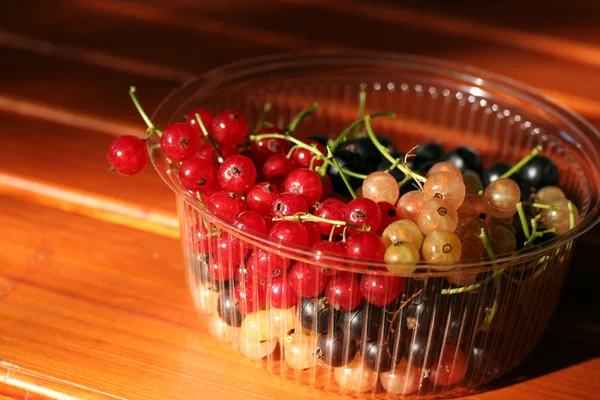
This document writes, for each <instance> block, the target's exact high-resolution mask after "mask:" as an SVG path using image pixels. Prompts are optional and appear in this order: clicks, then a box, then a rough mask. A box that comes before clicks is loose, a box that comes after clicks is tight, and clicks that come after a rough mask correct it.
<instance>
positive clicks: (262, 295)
mask: <svg viewBox="0 0 600 400" xmlns="http://www.w3.org/2000/svg"><path fill="white" fill-rule="evenodd" d="M233 298H234V299H235V308H237V309H238V311H239V312H241V313H242V314H250V313H255V312H257V311H258V310H260V309H261V308H263V307H264V305H265V303H266V301H267V295H266V292H265V289H264V287H263V286H262V285H260V284H258V283H254V282H251V281H250V280H244V281H242V282H240V283H239V284H237V285H236V286H235V288H234V289H233Z"/></svg>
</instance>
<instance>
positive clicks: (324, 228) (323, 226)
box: [313, 199, 346, 236]
mask: <svg viewBox="0 0 600 400" xmlns="http://www.w3.org/2000/svg"><path fill="white" fill-rule="evenodd" d="M345 206H346V204H344V202H343V201H341V200H338V199H326V200H323V202H322V203H319V204H317V206H316V207H315V211H314V213H313V214H314V215H315V216H317V217H320V218H324V219H329V220H333V221H344V207H345ZM315 224H316V225H317V228H318V229H319V232H320V233H321V235H325V236H329V235H330V234H331V230H332V229H334V232H333V234H334V235H339V234H340V233H342V230H343V226H339V227H337V228H334V225H332V224H330V223H328V222H316V223H315Z"/></svg>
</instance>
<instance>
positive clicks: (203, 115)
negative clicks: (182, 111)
mask: <svg viewBox="0 0 600 400" xmlns="http://www.w3.org/2000/svg"><path fill="white" fill-rule="evenodd" d="M196 114H198V115H200V119H201V120H202V124H203V125H204V127H205V128H206V131H207V132H208V134H209V135H212V124H213V116H212V114H211V113H210V112H209V111H207V110H205V109H204V108H196V109H194V110H192V111H190V112H189V113H188V114H187V115H186V116H185V123H186V124H187V125H188V126H189V127H190V128H192V130H193V131H194V132H196V135H198V137H199V138H201V137H204V132H202V128H200V125H199V124H198V120H197V119H196Z"/></svg>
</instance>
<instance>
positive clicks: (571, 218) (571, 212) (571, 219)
mask: <svg viewBox="0 0 600 400" xmlns="http://www.w3.org/2000/svg"><path fill="white" fill-rule="evenodd" d="M567 207H568V208H569V229H573V228H575V209H574V208H573V203H571V202H570V201H569V202H568V203H567Z"/></svg>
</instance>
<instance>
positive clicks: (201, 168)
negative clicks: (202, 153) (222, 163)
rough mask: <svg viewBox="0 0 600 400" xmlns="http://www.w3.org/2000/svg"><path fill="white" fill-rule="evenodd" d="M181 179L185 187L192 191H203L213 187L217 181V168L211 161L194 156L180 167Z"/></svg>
mask: <svg viewBox="0 0 600 400" xmlns="http://www.w3.org/2000/svg"><path fill="white" fill-rule="evenodd" d="M179 181H180V182H181V184H182V185H183V187H184V188H186V189H188V190H191V191H192V192H194V193H195V192H203V191H205V190H206V189H209V188H212V187H213V185H214V182H215V170H214V168H213V167H212V165H211V163H210V161H207V160H205V159H203V158H200V157H192V158H189V159H187V160H185V161H184V162H183V164H181V167H180V168H179Z"/></svg>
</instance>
